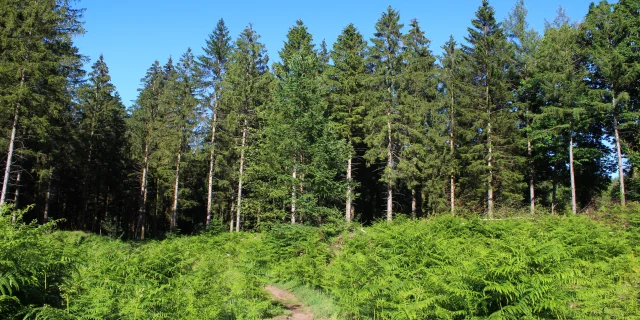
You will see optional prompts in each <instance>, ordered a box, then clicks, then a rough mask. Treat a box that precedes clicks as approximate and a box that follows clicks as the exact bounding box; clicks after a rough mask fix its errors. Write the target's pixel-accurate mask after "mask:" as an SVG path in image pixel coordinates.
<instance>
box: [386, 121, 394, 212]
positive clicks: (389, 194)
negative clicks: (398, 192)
mask: <svg viewBox="0 0 640 320" xmlns="http://www.w3.org/2000/svg"><path fill="white" fill-rule="evenodd" d="M387 136H388V139H389V141H388V143H387V170H388V175H389V176H388V177H387V222H390V221H392V220H393V184H392V177H391V170H393V152H392V149H391V148H392V146H393V144H392V141H391V112H387Z"/></svg>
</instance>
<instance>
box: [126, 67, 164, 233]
mask: <svg viewBox="0 0 640 320" xmlns="http://www.w3.org/2000/svg"><path fill="white" fill-rule="evenodd" d="M141 83H142V86H143V87H142V89H139V92H140V93H139V96H138V99H137V101H136V104H135V105H134V106H133V107H132V111H131V117H130V118H129V122H128V123H129V131H130V132H131V136H132V146H133V147H132V150H134V154H132V155H131V156H132V158H133V159H136V160H138V162H139V163H140V166H141V167H142V168H141V177H140V199H141V201H140V208H139V209H138V221H137V228H136V230H137V231H136V232H138V234H139V237H140V239H141V240H144V236H145V224H146V212H147V202H148V195H149V177H150V175H151V173H150V169H151V165H152V164H151V160H152V159H151V157H152V155H153V153H154V152H155V151H156V149H157V146H158V143H159V141H158V135H159V134H160V129H161V128H160V127H159V119H160V115H159V112H160V104H161V101H160V98H161V97H162V92H163V90H164V85H165V83H164V79H163V71H162V67H161V66H160V63H159V62H158V61H157V60H156V61H155V62H154V63H153V65H151V67H150V68H149V69H148V70H147V73H146V75H145V77H144V78H143V79H142V80H141ZM140 155H142V158H141V159H140Z"/></svg>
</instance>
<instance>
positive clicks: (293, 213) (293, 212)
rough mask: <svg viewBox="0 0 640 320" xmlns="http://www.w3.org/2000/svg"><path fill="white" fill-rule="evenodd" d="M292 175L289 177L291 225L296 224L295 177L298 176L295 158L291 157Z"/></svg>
mask: <svg viewBox="0 0 640 320" xmlns="http://www.w3.org/2000/svg"><path fill="white" fill-rule="evenodd" d="M293 159H294V160H293V161H294V162H293V173H292V174H291V177H293V184H292V186H291V224H296V182H295V181H296V177H297V175H298V168H297V165H296V158H295V156H294V157H293Z"/></svg>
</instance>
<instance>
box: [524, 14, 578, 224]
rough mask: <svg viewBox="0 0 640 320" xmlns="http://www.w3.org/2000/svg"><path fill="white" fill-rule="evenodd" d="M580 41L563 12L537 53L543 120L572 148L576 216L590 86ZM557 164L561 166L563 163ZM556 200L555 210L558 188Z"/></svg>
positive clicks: (572, 197) (569, 163)
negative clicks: (578, 158)
mask: <svg viewBox="0 0 640 320" xmlns="http://www.w3.org/2000/svg"><path fill="white" fill-rule="evenodd" d="M577 40H578V31H577V28H576V27H575V26H572V25H570V24H569V19H568V18H567V17H566V16H565V15H564V14H563V11H560V12H559V15H558V17H557V18H556V19H555V21H554V23H553V24H548V25H547V27H546V29H545V34H544V38H543V39H542V43H541V44H540V50H539V51H538V52H537V54H536V60H538V61H539V62H540V63H539V64H538V68H539V69H538V72H537V76H538V77H539V81H540V83H541V86H542V90H543V94H544V98H545V103H544V105H545V106H544V107H543V109H544V113H543V115H541V117H543V119H544V121H545V125H546V127H547V128H546V129H547V130H553V131H554V132H555V133H556V134H560V135H561V136H562V137H563V141H562V142H560V143H562V144H564V145H566V146H567V147H568V148H567V149H568V160H567V162H566V164H567V167H568V168H569V179H570V182H571V211H572V212H573V213H574V214H575V213H577V206H578V204H577V196H576V174H575V161H574V160H575V154H574V145H575V140H576V135H577V133H580V132H584V130H585V129H586V126H587V125H588V114H587V110H586V106H585V102H584V94H585V90H586V87H585V84H584V82H583V79H584V78H585V77H586V76H587V74H586V70H585V68H584V65H583V64H582V63H581V57H580V56H581V50H580V48H579V45H578V42H577ZM555 138H556V137H550V139H554V140H555ZM548 144H550V143H548ZM553 162H554V163H555V164H560V163H559V161H553ZM554 174H557V173H554ZM553 197H554V199H553V200H552V207H555V206H556V203H555V186H554V191H553Z"/></svg>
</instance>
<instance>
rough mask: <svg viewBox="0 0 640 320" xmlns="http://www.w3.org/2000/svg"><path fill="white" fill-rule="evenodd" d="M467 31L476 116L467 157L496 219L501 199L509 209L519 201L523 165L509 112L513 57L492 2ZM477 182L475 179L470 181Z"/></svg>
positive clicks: (489, 208)
mask: <svg viewBox="0 0 640 320" xmlns="http://www.w3.org/2000/svg"><path fill="white" fill-rule="evenodd" d="M472 24H473V27H471V28H468V32H469V35H468V36H467V37H466V38H465V39H466V40H467V43H468V45H464V46H463V51H464V53H465V55H466V59H467V60H468V63H469V68H470V71H471V78H470V79H469V81H470V83H472V84H473V89H472V91H471V92H469V94H470V96H469V98H470V99H471V102H470V104H471V105H470V107H471V108H472V109H473V110H474V111H475V113H474V114H473V115H472V116H473V117H474V118H475V119H476V120H475V121H473V124H472V131H473V132H474V134H473V137H472V140H473V141H474V142H475V145H468V146H466V150H465V153H466V154H465V155H464V156H465V157H466V158H467V160H468V161H469V163H470V167H469V171H470V173H471V174H472V176H474V177H475V179H481V180H484V181H485V183H486V194H487V196H486V201H487V205H486V208H487V214H488V216H489V217H493V214H494V207H495V202H496V198H497V197H502V198H504V201H505V202H507V203H509V202H510V203H515V202H517V201H518V200H519V197H521V195H520V190H519V187H520V186H519V184H520V181H521V180H522V179H521V173H520V172H519V171H518V169H519V168H518V167H519V165H520V162H521V159H520V157H519V155H518V150H517V146H518V141H517V131H516V129H517V128H516V126H515V123H516V122H515V121H514V115H513V114H512V112H511V110H510V109H511V108H510V103H509V102H510V101H509V99H510V89H511V88H510V83H509V78H508V74H507V72H508V71H509V70H510V68H511V63H512V61H511V58H512V57H511V52H510V48H509V44H508V43H507V40H506V35H505V33H504V30H503V28H502V26H501V24H500V23H498V22H497V21H496V19H495V12H494V10H493V7H491V6H490V5H489V3H488V1H486V0H483V1H482V5H481V6H480V7H479V8H478V11H477V12H476V18H475V19H474V20H473V21H472ZM472 179H473V178H472Z"/></svg>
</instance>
